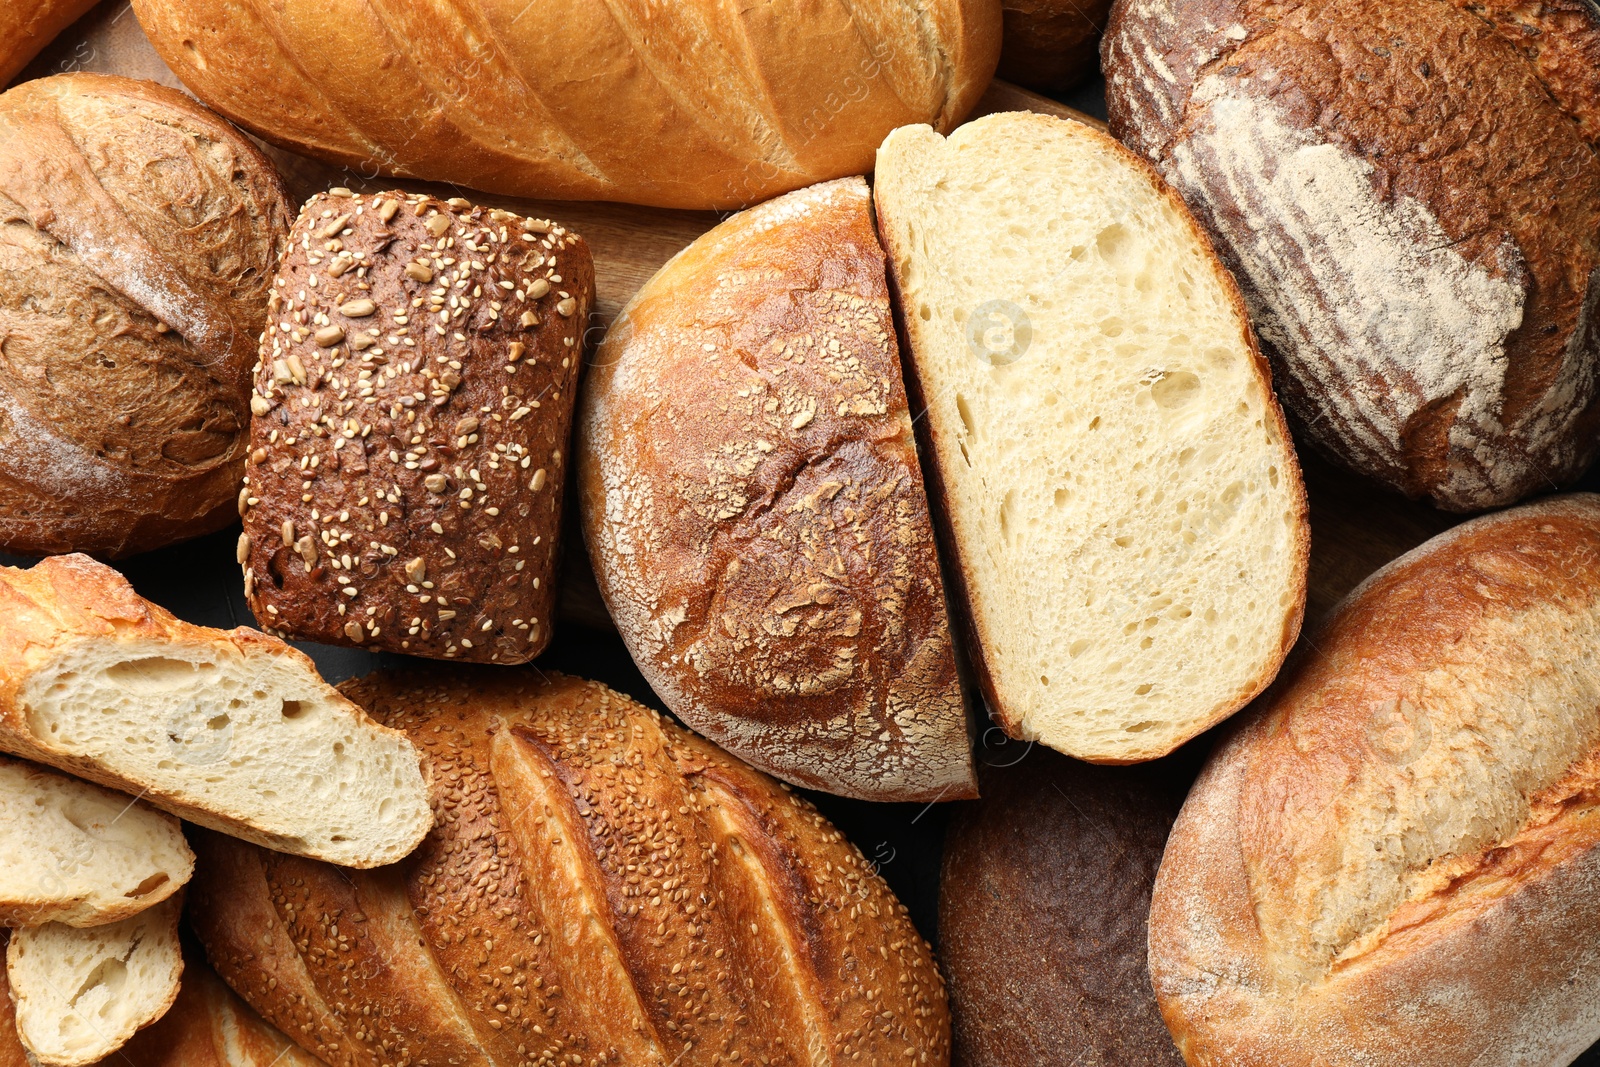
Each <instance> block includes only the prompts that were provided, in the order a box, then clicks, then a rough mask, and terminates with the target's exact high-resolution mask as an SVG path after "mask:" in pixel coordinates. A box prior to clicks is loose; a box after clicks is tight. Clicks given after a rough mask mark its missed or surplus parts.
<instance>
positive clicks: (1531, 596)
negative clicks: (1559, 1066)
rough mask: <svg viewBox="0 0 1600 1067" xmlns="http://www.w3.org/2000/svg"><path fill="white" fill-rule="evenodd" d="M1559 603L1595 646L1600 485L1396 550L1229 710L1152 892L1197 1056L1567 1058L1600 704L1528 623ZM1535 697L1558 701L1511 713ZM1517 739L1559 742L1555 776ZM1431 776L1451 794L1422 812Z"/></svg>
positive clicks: (1590, 864) (1164, 971) (1597, 984)
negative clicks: (1233, 717)
mask: <svg viewBox="0 0 1600 1067" xmlns="http://www.w3.org/2000/svg"><path fill="white" fill-rule="evenodd" d="M1553 626H1560V627H1570V628H1571V629H1570V639H1567V640H1565V647H1570V648H1571V649H1572V652H1573V658H1574V660H1576V659H1577V657H1578V650H1579V649H1581V648H1583V647H1584V644H1585V642H1586V640H1587V641H1589V642H1590V643H1592V635H1593V634H1594V633H1595V632H1597V631H1600V497H1596V496H1592V495H1574V496H1568V497H1557V498H1553V499H1550V500H1547V501H1543V502H1540V503H1538V504H1534V505H1529V506H1525V507H1521V508H1516V509H1512V510H1510V511H1505V512H1501V513H1498V514H1495V515H1492V516H1488V517H1485V518H1481V519H1477V520H1474V521H1473V522H1469V523H1466V524H1464V525H1462V526H1459V527H1457V528H1455V529H1454V530H1452V531H1450V532H1448V533H1446V534H1443V535H1441V536H1439V537H1436V538H1434V539H1433V540H1432V541H1430V542H1428V543H1427V544H1425V545H1423V546H1422V547H1420V548H1418V549H1416V550H1415V551H1413V552H1411V553H1409V554H1408V555H1406V556H1403V557H1401V558H1400V559H1399V560H1397V561H1395V562H1394V563H1391V564H1390V565H1389V566H1387V567H1385V568H1383V569H1382V570H1380V571H1379V572H1377V574H1375V575H1374V576H1373V577H1372V578H1371V579H1369V580H1368V581H1367V582H1366V583H1365V584H1363V585H1362V586H1361V587H1359V588H1358V589H1356V590H1355V591H1354V592H1352V593H1351V594H1350V596H1349V597H1348V598H1347V599H1346V600H1345V601H1344V602H1343V603H1342V604H1341V605H1340V607H1339V608H1337V609H1336V610H1335V611H1334V612H1333V613H1332V614H1331V615H1330V617H1329V619H1328V620H1327V622H1326V624H1325V625H1324V626H1323V627H1322V629H1321V630H1320V631H1319V632H1318V633H1317V634H1316V635H1315V636H1314V637H1313V638H1312V639H1311V640H1310V641H1309V642H1307V644H1306V645H1305V648H1304V651H1303V652H1301V653H1298V654H1297V656H1296V659H1295V660H1294V661H1293V663H1292V664H1291V665H1290V666H1289V667H1288V668H1286V670H1285V671H1284V673H1283V675H1282V676H1281V677H1280V679H1279V681H1278V682H1277V683H1276V685H1275V686H1274V688H1273V689H1272V691H1271V692H1270V693H1269V694H1268V695H1267V696H1266V697H1265V698H1263V700H1262V702H1261V703H1260V705H1259V706H1258V709H1257V710H1256V711H1254V712H1253V713H1252V714H1251V715H1250V716H1248V717H1247V718H1246V719H1244V720H1241V722H1240V723H1239V724H1238V726H1237V727H1235V728H1232V729H1231V730H1230V733H1229V735H1228V736H1227V737H1226V738H1225V740H1224V741H1223V742H1222V743H1221V744H1220V745H1219V747H1218V749H1217V751H1216V752H1215V753H1214V754H1213V755H1212V757H1211V759H1210V761H1209V763H1208V764H1207V766H1206V768H1205V770H1204V772H1203V773H1202V775H1201V777H1200V780H1199V781H1198V782H1197V783H1196V785H1195V787H1194V789H1193V790H1192V791H1191V793H1190V796H1189V799H1188V801H1187V802H1186V804H1185V806H1184V809H1183V812H1182V814H1181V816H1180V817H1179V819H1178V821H1177V824H1176V826H1175V827H1174V830H1173V833H1172V836H1171V838H1170V840H1169V842H1168V845H1167V851H1166V855H1165V858H1164V859H1163V861H1162V865H1161V870H1160V872H1159V874H1158V876H1157V879H1156V887H1155V893H1154V898H1153V902H1152V906H1151V918H1150V968H1151V975H1152V979H1153V981H1154V984H1155V989H1156V994H1157V997H1158V999H1159V1001H1160V1003H1161V1007H1162V1012H1163V1014H1164V1016H1165V1018H1166V1020H1167V1022H1168V1024H1169V1025H1170V1026H1171V1028H1172V1031H1173V1034H1174V1036H1175V1037H1176V1039H1177V1041H1178V1044H1179V1046H1180V1047H1181V1048H1182V1049H1183V1050H1184V1054H1185V1056H1186V1058H1187V1060H1188V1062H1189V1063H1191V1064H1197V1065H1209V1064H1216V1065H1221V1064H1229V1065H1237V1067H1253V1065H1261V1067H1266V1065H1268V1064H1271V1065H1275V1067H1296V1065H1299V1064H1307V1065H1309V1064H1318V1065H1323V1067H1341V1065H1346V1064H1357V1063H1374V1062H1380V1063H1408V1064H1415V1065H1417V1067H1435V1065H1437V1067H1445V1065H1447V1064H1449V1065H1459V1064H1462V1063H1473V1064H1476V1065H1479V1067H1495V1065H1512V1064H1534V1063H1552V1064H1553V1063H1567V1062H1570V1061H1571V1059H1572V1058H1573V1057H1575V1056H1577V1055H1578V1054H1579V1053H1580V1052H1581V1051H1582V1050H1583V1049H1584V1048H1586V1047H1587V1046H1588V1045H1589V1044H1590V1043H1592V1042H1593V1041H1594V1040H1595V1038H1596V1036H1597V1035H1600V1011H1597V1010H1596V1009H1595V1007H1594V1005H1595V1003H1596V994H1597V992H1600V950H1597V949H1596V947H1595V941H1594V937H1593V931H1594V930H1595V928H1596V923H1600V904H1597V900H1600V897H1597V895H1596V890H1597V888H1600V818H1597V808H1596V806H1595V798H1596V795H1597V790H1596V786H1595V783H1596V779H1597V776H1596V766H1597V762H1600V761H1597V757H1596V747H1597V746H1596V737H1600V725H1596V724H1595V723H1594V722H1592V721H1591V720H1593V719H1594V718H1595V715H1596V713H1595V711H1594V707H1595V704H1594V701H1593V699H1592V693H1589V692H1588V691H1586V690H1585V688H1584V687H1585V686H1588V687H1589V688H1590V689H1592V688H1593V684H1594V683H1593V680H1592V679H1588V678H1587V676H1586V675H1585V673H1584V672H1585V671H1587V670H1589V668H1587V667H1584V666H1582V664H1581V663H1578V662H1572V663H1567V662H1558V661H1553V660H1550V659H1549V658H1547V657H1545V655H1544V653H1543V652H1541V651H1538V650H1537V649H1539V648H1544V647H1554V646H1553V645H1552V646H1536V645H1534V644H1533V641H1534V639H1535V638H1536V637H1537V634H1536V633H1535V628H1537V629H1538V630H1540V631H1543V632H1545V633H1548V632H1549V629H1550V627H1553ZM1561 632H1568V631H1566V630H1563V631H1561ZM1585 634H1589V635H1591V637H1590V638H1585V637H1584V635H1585ZM1519 635H1520V636H1519ZM1522 641H1528V642H1529V645H1528V648H1529V649H1532V651H1524V647H1523V644H1522ZM1457 679H1465V681H1462V682H1460V683H1459V685H1458V683H1457V681H1456V680H1457ZM1453 685H1455V686H1457V688H1455V689H1452V688H1450V687H1451V686H1453ZM1462 687H1464V688H1462ZM1519 694H1520V695H1519ZM1528 694H1532V696H1528ZM1525 698H1526V699H1531V700H1533V702H1534V703H1533V705H1532V706H1534V707H1536V708H1547V707H1548V708H1551V709H1552V711H1551V713H1550V715H1551V717H1550V718H1549V720H1548V724H1547V725H1546V724H1545V722H1544V720H1543V716H1542V715H1541V714H1540V713H1538V712H1534V713H1533V714H1534V715H1535V718H1536V720H1538V721H1540V723H1541V724H1540V726H1538V727H1536V728H1535V729H1534V730H1533V731H1530V730H1527V729H1518V728H1517V727H1516V726H1515V725H1514V724H1515V723H1516V722H1517V721H1519V720H1516V719H1509V718H1505V717H1504V714H1503V713H1504V712H1505V711H1506V709H1509V708H1513V707H1516V706H1518V704H1517V702H1518V701H1519V700H1523V699H1525ZM1563 702H1566V705H1565V706H1563ZM1558 708H1559V709H1561V710H1560V711H1559V713H1558V712H1556V710H1555V709H1558ZM1569 720H1570V721H1571V722H1572V723H1573V724H1574V725H1573V726H1572V727H1571V728H1570V729H1569V728H1568V727H1567V726H1566V725H1564V724H1565V723H1566V722H1568V721H1569ZM1541 729H1542V730H1543V731H1544V736H1542V737H1541V736H1539V734H1538V731H1539V730H1541ZM1395 730H1398V734H1395V735H1393V736H1391V733H1392V731H1395ZM1562 731H1569V732H1565V733H1564V732H1562ZM1508 735H1509V736H1508ZM1472 738H1476V739H1477V740H1476V741H1473V740H1471V739H1472ZM1461 740H1466V741H1467V743H1465V744H1460V743H1459V741H1461ZM1497 746H1509V748H1506V749H1504V751H1515V750H1522V751H1523V752H1532V751H1542V750H1545V749H1552V750H1554V751H1556V752H1557V753H1559V754H1560V755H1561V758H1560V759H1559V760H1557V761H1556V762H1555V763H1554V764H1553V765H1552V767H1553V769H1549V770H1547V771H1546V772H1545V773H1544V774H1543V776H1542V777H1541V776H1539V775H1533V774H1530V773H1528V772H1527V771H1526V770H1525V769H1524V768H1522V767H1519V766H1518V765H1517V764H1516V762H1515V760H1512V759H1507V758H1505V757H1504V756H1500V755H1497ZM1517 759H1523V761H1524V763H1526V762H1527V761H1528V759H1531V757H1520V756H1519V757H1517ZM1485 775H1487V776H1488V777H1487V778H1484V777H1483V776H1485ZM1519 776H1520V777H1519ZM1485 781H1486V782H1487V783H1488V784H1487V785H1483V784H1480V783H1481V782H1485ZM1519 782H1521V783H1523V784H1520V785H1519ZM1413 794H1415V795H1419V796H1420V795H1424V794H1431V795H1436V796H1438V797H1447V796H1448V797H1451V798H1452V799H1451V800H1450V801H1449V802H1447V803H1446V804H1445V806H1443V807H1440V808H1438V809H1437V810H1436V813H1435V814H1432V815H1428V816H1427V817H1426V818H1423V817H1421V816H1413V815H1410V814H1408V813H1409V812H1411V811H1412V810H1413V809H1412V808H1411V807H1410V806H1409V805H1410V797H1411V796H1412V795H1413ZM1506 811H1510V812H1511V815H1510V816H1507V815H1505V812H1506ZM1396 812H1398V813H1399V814H1398V815H1396V814H1394V813H1396ZM1375 819H1376V820H1378V821H1377V822H1374V820H1375ZM1480 819H1481V820H1486V821H1485V822H1484V823H1482V824H1480V823H1479V822H1477V821H1474V820H1480ZM1494 819H1498V820H1499V821H1500V824H1501V825H1500V828H1499V829H1495V823H1494V821H1493V820H1494ZM1395 820H1400V821H1395ZM1481 825H1487V826H1489V827H1490V830H1491V831H1492V832H1485V831H1483V830H1482V829H1481ZM1373 826H1380V827H1388V829H1385V830H1381V831H1374V830H1373V829H1372V827H1373ZM1430 836H1431V837H1432V838H1433V839H1434V840H1436V841H1437V842H1438V843H1437V844H1434V845H1432V846H1428V844H1427V842H1428V840H1429V838H1430ZM1456 841H1464V842H1466V844H1464V845H1462V846H1459V850H1457V848H1458V846H1456V845H1455V844H1453V842H1456ZM1412 842H1422V843H1423V844H1422V846H1421V847H1420V848H1419V849H1417V851H1416V852H1415V857H1416V858H1415V859H1413V858H1411V857H1412V856H1413V853H1412V851H1411V847H1412V846H1411V844H1410V843H1412ZM1397 848H1398V849H1399V850H1400V852H1399V855H1401V856H1402V857H1403V858H1404V859H1405V863H1406V865H1405V866H1403V867H1402V868H1401V870H1400V873H1399V874H1398V875H1388V876H1387V877H1388V879H1389V880H1388V881H1385V875H1384V873H1383V871H1382V870H1378V872H1377V873H1376V874H1374V873H1373V872H1374V870H1375V869H1376V868H1377V867H1379V866H1380V865H1382V864H1384V863H1390V862H1392V859H1391V857H1393V856H1394V855H1395V854H1396V850H1397ZM1341 857H1342V858H1341ZM1424 861H1425V862H1424ZM1330 865H1331V866H1330ZM1362 887H1366V888H1362ZM1308 893H1310V894H1312V895H1310V896H1308V895H1307V894H1308ZM1318 894H1320V895H1318ZM1352 900H1353V901H1355V903H1354V904H1351V903H1350V901H1352ZM1311 901H1320V903H1310V902H1311ZM1374 902H1376V903H1374ZM1352 908H1354V909H1355V910H1354V911H1352V910H1351V909H1352Z"/></svg>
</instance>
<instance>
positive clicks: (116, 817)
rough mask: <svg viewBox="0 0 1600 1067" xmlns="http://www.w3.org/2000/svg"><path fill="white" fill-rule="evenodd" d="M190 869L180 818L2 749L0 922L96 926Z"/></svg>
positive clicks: (146, 903) (152, 897) (149, 899)
mask: <svg viewBox="0 0 1600 1067" xmlns="http://www.w3.org/2000/svg"><path fill="white" fill-rule="evenodd" d="M192 873H194V853H193V852H190V851H189V845H188V843H187V842H185V841H184V839H183V831H182V830H181V829H179V827H178V820H177V819H174V818H173V817H172V816H170V815H167V814H165V813H164V812H159V811H156V810H155V809H154V808H151V807H150V806H149V805H147V804H145V803H144V802H143V801H139V800H135V799H134V798H132V797H130V796H127V795H126V794H124V793H116V792H113V791H111V790H109V789H102V788H101V787H100V786H97V785H91V784H90V783H88V782H84V781H80V780H79V779H77V778H69V777H67V776H66V775H64V774H57V773H55V772H54V771H48V770H45V769H44V768H43V767H38V766H35V765H33V764H31V763H25V762H23V761H22V760H14V759H7V758H6V757H4V756H0V926H37V925H40V924H42V923H47V922H59V923H66V924H67V925H69V926H100V925H102V924H104V923H110V922H116V921H117V920H119V919H126V918H127V917H128V916H130V915H136V914H138V913H139V912H141V911H143V910H144V909H146V908H148V907H150V906H151V905H152V904H158V903H160V902H161V901H163V900H165V899H167V898H168V897H170V896H171V895H172V894H173V893H176V892H177V891H178V889H179V888H180V887H181V886H182V885H183V884H184V883H185V882H187V881H188V880H189V875H191V874H192Z"/></svg>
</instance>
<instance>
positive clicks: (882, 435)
mask: <svg viewBox="0 0 1600 1067" xmlns="http://www.w3.org/2000/svg"><path fill="white" fill-rule="evenodd" d="M884 270H885V267H884V258H883V248H882V246H881V245H879V243H878V238H877V234H876V233H874V231H873V228H872V201H871V194H870V193H869V192H868V191H867V183H866V182H865V181H864V180H863V179H861V178H842V179H840V180H838V181H834V182H826V183H824V184H821V185H814V186H812V187H810V188H808V189H802V190H799V191H798V192H793V193H789V194H787V195H785V196H781V197H779V198H777V199H776V200H771V201H768V202H767V203H765V204H762V205H760V206H759V207H755V208H752V209H750V210H749V211H746V212H743V213H742V214H739V215H736V216H734V217H733V218H731V219H729V220H728V221H726V222H724V223H723V224H722V225H721V226H718V227H717V228H716V229H714V230H712V231H711V232H710V233H708V234H706V235H705V236H704V237H702V238H700V239H699V240H698V241H696V242H695V243H694V244H693V245H691V246H689V247H688V248H687V249H685V250H684V251H683V252H681V253H680V254H679V255H678V256H677V257H676V258H674V259H673V260H672V262H670V263H668V264H667V265H666V266H665V267H663V268H662V269H661V271H660V272H658V273H657V274H656V276H655V277H654V278H652V279H651V280H650V281H649V283H648V284H646V285H645V287H644V288H643V289H642V290H640V292H639V294H638V295H637V296H635V297H634V299H633V300H632V302H630V303H629V304H628V306H627V307H626V308H625V309H624V310H623V312H622V314H621V315H619V316H618V318H617V321H616V322H615V323H614V324H613V325H612V327H611V331H610V333H609V334H608V336H607V338H606V342H605V344H604V345H603V346H602V347H601V349H600V351H599V353H598V354H597V355H596V357H595V360H594V367H593V368H592V369H591V370H590V371H589V376H588V379H587V381H586V383H585V387H584V400H583V405H582V414H581V415H580V422H581V426H582V430H581V433H580V435H579V457H578V499H579V506H580V511H581V514H582V518H583V526H584V535H585V538H586V540H587V541H588V544H589V550H590V555H591V558H592V560H593V562H594V573H595V577H596V580H597V581H598V583H599V586H600V591H601V593H602V595H603V596H604V598H605V601H606V604H607V606H608V607H609V608H610V611H611V613H612V616H613V617H614V618H615V619H616V622H617V628H618V630H620V631H621V633H622V636H623V638H624V639H625V640H626V641H627V643H628V648H629V651H630V652H632V653H633V658H634V661H635V662H636V663H637V664H638V665H639V669H640V670H641V671H642V672H643V673H644V675H645V677H646V678H648V679H649V681H650V684H651V685H652V686H653V687H654V688H655V691H656V692H657V693H658V694H659V695H660V696H661V699H662V700H664V701H665V702H666V705H667V707H668V708H670V709H671V710H672V712H673V713H674V714H675V715H677V716H678V717H679V718H681V719H682V720H683V721H684V722H685V723H687V724H688V725H689V726H691V727H692V728H694V729H695V730H698V731H699V732H700V733H702V734H704V735H705V736H706V737H709V738H710V739H711V740H713V741H715V742H717V743H718V744H720V745H722V746H723V747H724V748H726V749H728V751H730V752H732V753H733V754H734V755H736V756H738V757H739V758H741V759H744V760H747V761H749V762H750V763H751V764H753V765H754V766H757V767H759V768H761V769H762V770H764V771H767V772H768V773H771V774H775V775H777V776H778V777H780V778H783V779H785V780H787V781H790V782H793V783H795V784H796V785H801V786H806V787H808V788H812V789H822V790H826V791H828V792H831V793H840V794H843V795H846V796H852V797H857V798H860V799H865V800H902V801H906V800H921V801H930V800H937V799H955V798H959V797H966V796H972V795H974V792H973V778H972V760H971V756H970V752H969V748H970V746H969V743H968V725H967V715H966V710H965V707H964V705H963V703H962V698H961V690H960V686H959V684H958V681H957V678H956V663H955V653H954V650H953V648H952V646H951V640H950V625H949V618H948V612H947V611H946V608H945V598H944V585H943V583H942V581H941V580H940V576H939V560H938V555H937V552H936V549H935V546H934V540H933V525H932V522H931V521H930V519H929V517H928V502H927V498H926V495H925V493H924V490H923V484H922V472H921V470H920V469H919V468H918V466H917V450H916V444H915V438H914V436H913V433H912V429H911V415H910V411H909V409H908V407H907V404H906V393H905V385H904V383H903V382H902V381H901V378H900V357H899V347H898V345H897V344H896V343H895V337H894V323H893V320H892V318H891V316H890V311H889V291H888V283H887V282H886V281H885V278H884Z"/></svg>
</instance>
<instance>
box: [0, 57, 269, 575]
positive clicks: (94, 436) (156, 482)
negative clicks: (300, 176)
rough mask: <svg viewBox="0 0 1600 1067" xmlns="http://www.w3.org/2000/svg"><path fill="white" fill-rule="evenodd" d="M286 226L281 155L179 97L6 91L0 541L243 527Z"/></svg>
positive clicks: (129, 543) (40, 87) (109, 539)
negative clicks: (235, 514)
mask: <svg viewBox="0 0 1600 1067" xmlns="http://www.w3.org/2000/svg"><path fill="white" fill-rule="evenodd" d="M289 220H290V210H289V197H288V192H287V190H286V188H285V187H284V184H283V182H282V180H281V179H280V178H279V177H278V174H277V172H276V171H275V170H274V169H273V167H272V165H271V164H270V163H269V162H268V161H267V159H266V157H265V156H263V155H262V154H261V152H260V151H258V150H257V149H256V147H255V146H254V145H253V144H251V143H250V141H249V140H248V138H246V137H244V136H243V135H242V134H240V133H239V132H238V131H237V130H235V129H234V128H233V127H231V126H229V125H228V124H227V123H226V122H224V121H222V120H221V119H220V118H218V117H217V116H216V115H214V114H212V113H211V112H209V111H207V110H205V109H204V108H202V107H199V106H198V105H196V104H195V103H194V102H193V101H192V100H190V99H189V98H188V97H186V96H184V95H183V94H181V93H178V92H174V91H173V90H170V89H166V88H163V87H161V86H158V85H153V84H151V83H148V82H135V81H130V80H128V79H126V78H117V77H111V76H107V75H99V74H63V75H57V76H55V77H50V78H43V79H39V80H36V81H31V82H25V83H23V84H22V85H19V86H17V87H16V88H14V89H12V90H10V91H9V92H7V93H6V94H5V95H4V96H0V221H9V222H10V223H11V225H9V226H6V227H4V229H3V230H0V344H4V346H5V350H6V360H5V367H4V369H3V371H0V497H3V504H0V547H3V548H4V549H5V550H7V551H11V552H19V553H24V554H29V555H38V554H45V553H58V552H73V551H85V552H91V553H95V554H97V555H105V556H112V557H119V556H126V555H130V554H133V553H136V552H142V551H145V550H147V549H151V548H157V547H160V546H162V545H165V544H170V543H172V542H174V541H179V540H182V539H184V538H187V537H193V536H197V535H199V534H203V533H209V532H211V531H213V530H217V529H221V528H222V527H223V526H226V525H227V524H228V523H229V522H231V521H232V509H231V508H230V507H229V503H230V502H231V500H232V499H233V497H234V495H235V494H236V493H237V492H238V482H239V475H240V471H241V469H242V465H243V462H244V454H245V450H246V444H247V441H246V423H247V421H248V418H249V415H248V404H249V370H250V364H251V362H252V361H253V355H252V352H251V350H252V349H253V347H254V345H253V343H252V341H253V339H254V338H255V337H256V335H257V334H259V333H260V332H261V326H262V323H263V321H264V318H265V307H264V301H265V298H266V292H267V285H268V283H269V281H270V275H271V272H272V267H273V264H274V263H275V262H276V261H277V258H278V255H279V253H280V252H281V250H282V248H283V246H284V243H285V241H286V239H287V234H288V228H289Z"/></svg>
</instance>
